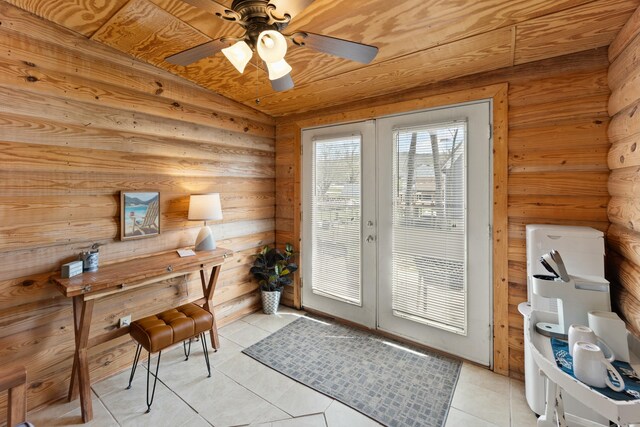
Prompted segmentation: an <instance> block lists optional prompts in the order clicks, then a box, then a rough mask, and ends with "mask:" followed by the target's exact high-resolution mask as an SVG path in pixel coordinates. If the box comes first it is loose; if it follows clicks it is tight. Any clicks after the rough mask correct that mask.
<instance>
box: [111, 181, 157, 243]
mask: <svg viewBox="0 0 640 427" xmlns="http://www.w3.org/2000/svg"><path fill="white" fill-rule="evenodd" d="M158 234H160V192H158V191H121V192H120V240H130V239H140V238H143V237H152V236H157V235H158Z"/></svg>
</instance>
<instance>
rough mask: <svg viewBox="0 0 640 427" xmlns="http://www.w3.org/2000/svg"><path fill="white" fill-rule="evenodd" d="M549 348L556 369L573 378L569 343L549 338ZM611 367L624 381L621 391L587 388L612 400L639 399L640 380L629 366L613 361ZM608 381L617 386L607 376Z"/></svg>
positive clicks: (616, 383)
mask: <svg viewBox="0 0 640 427" xmlns="http://www.w3.org/2000/svg"><path fill="white" fill-rule="evenodd" d="M551 347H552V348H553V356H554V357H555V359H556V364H557V365H558V368H560V369H562V370H563V371H564V372H566V373H567V374H569V375H571V376H572V377H573V378H575V377H576V376H575V375H574V374H573V357H571V355H570V354H569V343H567V342H566V341H563V340H559V339H557V338H551ZM612 365H613V367H614V368H616V370H617V371H618V372H619V373H620V374H621V375H622V378H623V379H624V386H625V387H624V390H623V391H613V390H611V389H610V388H609V387H604V388H599V387H591V386H589V387H591V389H592V390H595V391H597V392H598V393H600V394H603V395H605V396H607V397H610V398H611V399H614V400H637V399H640V378H638V377H637V376H636V374H635V372H634V370H633V368H632V367H631V365H629V364H628V363H627V362H620V361H618V360H614V361H613V363H612ZM609 379H610V380H611V382H612V383H613V384H615V385H618V382H617V381H616V380H614V379H613V378H611V376H609Z"/></svg>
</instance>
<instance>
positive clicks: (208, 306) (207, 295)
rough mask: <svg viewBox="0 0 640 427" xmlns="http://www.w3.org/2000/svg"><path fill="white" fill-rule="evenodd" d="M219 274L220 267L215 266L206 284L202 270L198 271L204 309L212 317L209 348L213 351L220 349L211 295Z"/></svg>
mask: <svg viewBox="0 0 640 427" xmlns="http://www.w3.org/2000/svg"><path fill="white" fill-rule="evenodd" d="M219 274H220V266H219V265H216V266H214V267H213V268H212V269H211V275H210V276H209V281H208V283H207V279H206V277H205V276H206V275H205V272H204V268H202V269H201V270H200V281H201V282H202V293H203V294H204V300H205V302H204V308H205V310H207V311H209V312H210V313H211V314H212V315H213V326H212V327H211V333H210V336H211V347H213V349H214V350H216V351H217V350H218V349H219V348H220V339H219V338H218V326H217V325H216V314H215V313H214V311H213V293H214V292H215V290H216V283H217V282H218V275H219Z"/></svg>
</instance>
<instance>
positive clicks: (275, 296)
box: [260, 291, 280, 314]
mask: <svg viewBox="0 0 640 427" xmlns="http://www.w3.org/2000/svg"><path fill="white" fill-rule="evenodd" d="M260 292H261V293H262V312H263V313H264V314H276V313H277V312H278V305H279V304H280V291H272V292H268V291H260Z"/></svg>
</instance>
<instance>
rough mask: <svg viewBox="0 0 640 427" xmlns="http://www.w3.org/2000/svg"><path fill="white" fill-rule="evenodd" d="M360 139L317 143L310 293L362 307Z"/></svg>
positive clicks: (355, 137) (312, 203) (352, 137)
mask: <svg viewBox="0 0 640 427" xmlns="http://www.w3.org/2000/svg"><path fill="white" fill-rule="evenodd" d="M361 139H362V138H361V136H360V135H354V136H348V137H342V138H331V139H316V140H314V141H313V149H314V153H313V178H312V180H313V197H312V201H311V221H312V223H313V225H312V241H313V243H312V260H313V267H312V269H313V272H312V281H311V283H312V284H311V286H312V291H313V293H314V294H317V295H322V296H325V297H329V298H334V299H337V300H340V301H344V302H347V303H350V304H356V305H361V304H362V290H361V286H360V250H361V247H360V240H361V232H360V226H361V220H360V217H361V197H360V189H361Z"/></svg>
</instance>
